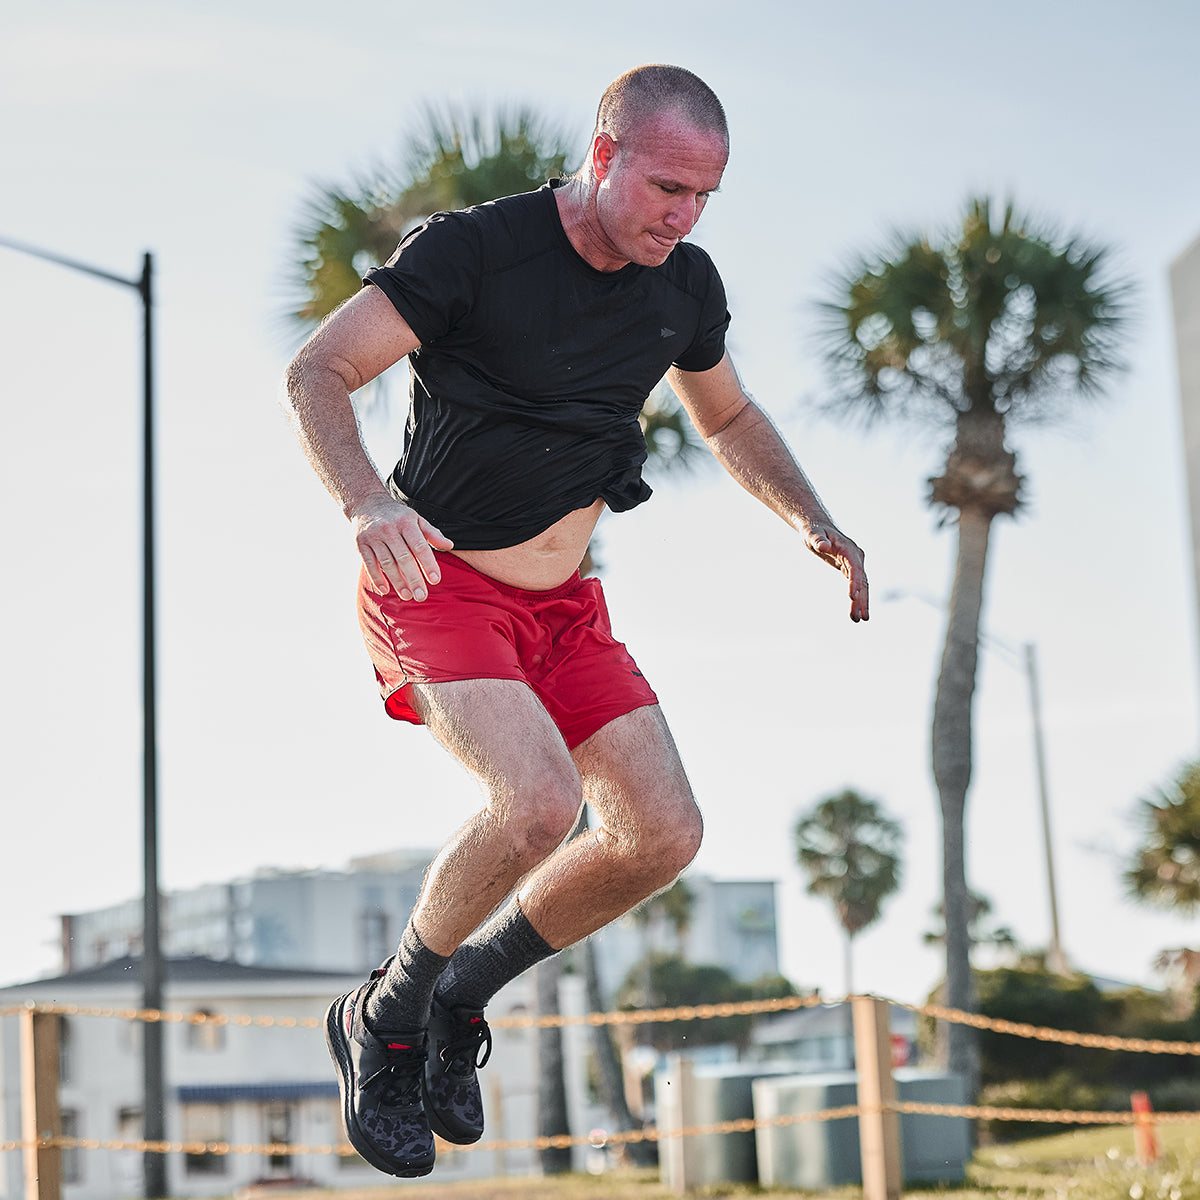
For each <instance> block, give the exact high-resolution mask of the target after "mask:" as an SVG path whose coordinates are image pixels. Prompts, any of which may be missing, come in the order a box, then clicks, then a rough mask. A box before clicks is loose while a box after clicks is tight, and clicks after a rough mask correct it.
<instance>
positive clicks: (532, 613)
mask: <svg viewBox="0 0 1200 1200" xmlns="http://www.w3.org/2000/svg"><path fill="white" fill-rule="evenodd" d="M728 154H729V136H728V129H727V126H726V122H725V114H724V111H723V110H722V108H721V104H720V102H719V101H718V99H717V97H716V96H715V95H714V94H713V92H712V91H711V90H710V89H709V88H708V87H707V86H706V85H705V84H704V83H703V82H702V81H701V80H699V79H698V78H697V77H696V76H695V75H693V74H692V73H691V72H689V71H685V70H683V69H682V68H679V67H670V66H662V65H650V66H643V67H636V68H634V69H633V70H631V71H628V72H626V73H625V74H624V75H622V76H621V77H620V78H619V79H617V80H616V81H615V82H614V83H613V84H611V85H610V86H609V88H608V89H607V90H606V92H605V93H604V96H603V98H602V99H601V101H600V107H599V112H598V114H597V119H596V127H595V131H594V133H593V135H592V140H591V146H590V149H589V151H588V156H587V159H586V161H585V162H584V164H583V166H582V167H581V168H580V170H579V171H578V172H577V173H576V174H575V175H574V176H572V177H571V178H568V179H555V180H552V181H551V182H550V183H549V184H547V185H546V186H545V187H542V188H539V189H538V190H537V191H534V192H530V193H527V194H524V195H519V196H510V197H507V198H505V199H502V200H496V201H493V202H492V203H489V204H482V205H479V206H477V207H475V208H470V209H467V210H465V211H462V212H453V213H438V214H436V215H435V216H433V217H431V218H430V219H429V220H428V221H426V222H425V223H424V224H423V225H422V226H421V227H420V228H418V229H416V230H415V231H414V232H412V233H410V234H409V235H408V236H407V237H405V238H404V240H403V241H402V242H401V243H400V246H399V247H398V249H397V250H396V252H395V254H393V256H392V257H391V259H390V260H389V261H388V263H387V265H386V266H383V267H378V268H375V269H373V270H371V271H369V272H368V273H367V276H366V280H365V283H366V285H368V286H364V287H363V289H362V291H360V292H359V293H358V294H357V295H356V296H355V297H354V298H353V299H351V300H349V301H348V302H347V303H346V304H344V305H343V306H342V307H341V308H340V309H338V311H337V312H336V313H334V314H333V315H332V316H331V317H330V318H329V319H328V320H327V321H326V322H325V323H324V324H323V325H322V326H321V328H320V329H319V330H318V331H317V332H316V333H315V334H314V335H313V336H312V338H311V339H310V340H309V341H308V343H307V344H306V345H305V346H304V348H303V349H302V350H301V351H300V353H299V354H298V355H297V357H296V359H295V361H294V362H293V363H292V365H291V368H290V370H289V373H288V394H289V398H290V404H289V411H290V414H291V416H292V418H293V422H294V425H295V427H296V429H297V431H298V434H299V437H300V440H301V442H302V444H303V446H304V449H305V451H306V453H307V454H308V457H309V459H310V460H311V462H312V464H313V466H314V467H315V469H316V470H317V472H318V474H319V475H320V476H321V479H322V480H323V481H324V483H325V485H326V487H327V488H328V489H329V491H330V492H331V493H332V495H333V496H334V498H335V499H336V500H337V501H338V503H339V504H341V506H342V510H343V512H344V513H345V514H346V516H347V518H348V519H349V520H350V521H351V523H352V525H353V527H354V531H355V536H356V539H357V546H358V550H359V553H360V555H361V556H362V564H363V565H362V572H361V577H360V586H359V621H360V624H361V627H362V631H363V636H364V638H365V639H366V644H367V648H368V651H369V652H370V656H371V659H372V661H373V662H374V665H375V673H376V677H377V680H378V683H379V686H380V689H381V691H382V694H383V698H384V705H385V708H386V711H387V713H388V714H389V715H390V716H391V717H394V718H396V719H398V720H404V721H411V722H414V723H419V724H424V725H426V726H427V727H428V728H429V730H430V732H431V733H432V734H433V735H434V737H436V738H437V739H438V740H439V741H440V742H441V743H442V744H443V745H444V746H445V747H446V748H447V749H448V750H449V751H450V753H451V754H453V755H454V756H455V757H456V758H457V759H458V760H459V761H460V762H461V763H462V764H463V765H464V766H465V767H466V768H467V769H468V770H469V771H470V772H471V773H472V774H473V775H474V776H475V777H476V778H477V779H478V780H479V782H480V784H481V786H482V788H483V792H484V796H485V802H484V805H483V807H482V808H481V809H480V811H479V812H478V813H477V814H476V815H475V816H474V817H472V818H471V819H470V820H469V821H468V822H467V823H466V824H465V825H464V826H463V827H462V828H461V829H459V830H458V831H457V833H455V834H454V835H453V836H452V837H451V838H450V840H449V841H448V842H447V843H446V845H445V846H444V847H443V849H442V850H441V852H440V853H439V854H438V855H437V857H436V858H435V859H434V861H433V863H432V864H431V865H430V867H429V871H428V874H427V876H426V878H425V882H424V886H423V888H422V891H421V895H420V897H419V899H418V900H417V904H416V907H415V908H414V909H413V913H412V917H411V919H410V921H409V923H408V925H407V927H406V929H405V930H404V934H403V937H402V938H401V941H400V945H399V947H398V949H397V951H396V953H395V955H394V956H393V957H392V958H390V959H389V960H388V961H387V962H386V963H385V964H383V966H381V967H380V969H379V970H377V971H375V972H373V974H372V975H371V978H370V979H369V980H367V982H365V983H364V984H363V985H362V986H361V987H359V988H358V989H357V990H355V991H353V992H351V993H349V994H348V995H346V996H342V997H340V998H339V999H338V1000H337V1001H335V1002H334V1004H333V1005H332V1007H331V1008H330V1010H329V1015H328V1019H327V1036H328V1041H329V1046H330V1051H331V1053H332V1055H333V1058H334V1062H335V1063H336V1065H337V1069H338V1078H339V1083H340V1086H341V1093H342V1102H343V1116H344V1118H345V1122H346V1129H347V1134H348V1136H349V1138H350V1141H351V1143H352V1144H353V1145H354V1147H355V1148H356V1149H357V1150H358V1152H359V1153H360V1154H361V1155H362V1156H363V1158H365V1159H366V1160H367V1161H368V1162H370V1163H371V1164H372V1165H373V1166H375V1167H377V1168H378V1169H379V1170H381V1171H385V1172H388V1173H389V1174H393V1175H401V1176H408V1175H424V1174H427V1173H428V1172H429V1171H430V1170H431V1169H432V1167H433V1162H434V1141H433V1134H434V1133H437V1134H438V1135H440V1136H441V1137H443V1138H445V1139H446V1140H448V1141H450V1142H453V1143H458V1144H464V1145H465V1144H469V1143H471V1142H474V1141H476V1140H478V1139H479V1137H480V1136H481V1135H482V1133H483V1106H482V1102H481V1097H480V1089H479V1084H478V1078H477V1075H476V1071H477V1068H478V1067H479V1066H481V1065H482V1064H483V1062H484V1061H485V1060H486V1057H487V1053H488V1050H489V1048H490V1034H489V1032H488V1026H487V1021H486V1019H485V1017H484V1009H485V1006H486V1005H487V1003H488V1001H489V1000H490V999H491V997H492V996H493V995H494V994H495V993H496V992H497V991H498V990H499V989H500V988H501V987H502V986H503V985H504V984H506V983H508V982H509V981H510V980H512V979H514V978H515V977H516V976H517V975H519V974H521V973H522V972H523V971H525V970H527V969H528V968H530V967H531V966H533V965H534V964H535V963H537V962H539V961H541V960H542V959H545V958H547V957H548V956H550V955H552V954H555V953H557V952H558V951H559V950H561V949H563V948H564V947H566V946H570V945H572V944H573V943H575V942H578V941H579V940H580V939H582V938H586V937H587V936H588V935H589V934H592V933H594V932H596V930H598V929H600V928H602V927H603V926H605V925H607V924H608V923H609V922H610V921H612V920H614V919H615V918H617V917H619V916H621V915H622V914H623V913H625V912H627V911H628V910H629V909H630V908H632V907H633V906H634V905H636V904H638V903H639V902H640V901H642V900H644V899H645V898H646V897H648V896H650V895H653V894H654V893H655V892H657V891H660V890H661V889H663V888H665V887H667V886H669V885H670V884H671V883H672V882H673V881H674V879H675V878H676V877H677V876H678V874H679V873H680V871H682V870H683V868H684V867H686V866H687V865H688V863H689V862H691V860H692V858H693V857H694V856H695V854H696V851H697V850H698V849H699V846H700V837H701V829H702V822H701V817H700V812H699V810H698V808H697V807H696V803H695V800H694V799H693V797H692V792H691V788H690V787H689V785H688V781H687V777H686V776H685V774H684V770H683V766H682V765H681V763H680V761H679V756H678V754H677V752H676V749H675V744H674V742H673V741H672V738H671V734H670V732H669V730H668V729H667V725H666V722H665V720H664V719H663V715H662V713H661V712H660V710H659V707H658V703H657V699H656V697H655V694H654V692H653V690H652V689H651V687H650V685H649V683H647V681H646V680H645V679H644V678H643V677H642V674H641V672H640V671H639V670H638V669H637V665H636V663H635V662H634V660H633V658H632V657H631V656H630V654H629V652H628V651H627V650H626V649H625V647H624V646H623V645H622V644H621V643H620V642H619V641H617V640H616V639H615V638H614V637H613V634H612V631H611V628H610V624H609V616H608V611H607V608H606V606H605V602H604V597H603V593H602V590H601V587H600V583H599V581H598V580H596V579H592V578H588V579H581V578H580V576H579V572H578V567H579V563H580V561H581V560H582V558H583V555H584V552H585V550H586V548H587V545H588V541H589V539H590V537H591V534H592V530H593V529H594V527H595V525H596V522H597V520H598V519H599V517H600V515H601V513H602V512H603V511H604V510H605V508H608V509H611V510H613V511H615V512H623V511H625V510H627V509H630V508H633V507H634V506H636V505H638V504H641V503H642V502H643V501H645V500H646V499H648V497H649V495H650V489H649V488H648V487H647V486H646V484H645V483H644V482H643V480H642V476H641V467H642V464H643V462H644V460H645V458H646V449H645V443H644V440H643V438H642V435H641V431H640V427H639V425H638V414H639V412H640V410H641V408H642V405H643V403H644V402H645V400H646V397H647V396H648V395H649V394H650V392H651V391H652V390H653V389H654V387H655V386H656V385H657V384H658V382H659V381H660V380H661V379H662V378H663V377H664V375H665V376H666V378H667V379H668V380H669V382H670V384H671V386H672V387H673V388H674V390H675V392H676V394H677V395H678V396H679V398H680V400H681V401H682V403H683V405H684V407H685V408H686V410H687V412H688V414H689V416H690V417H691V419H692V421H693V423H694V424H695V426H696V429H697V430H698V431H699V433H700V435H701V436H702V437H703V439H704V441H705V443H706V444H707V446H708V448H709V450H710V451H711V452H712V453H713V455H714V456H715V457H716V458H717V460H718V461H719V462H720V463H721V464H722V466H724V467H725V469H726V470H727V471H728V472H729V473H730V474H731V475H732V476H733V478H734V479H736V480H737V482H738V483H740V484H741V485H742V486H743V487H744V488H746V489H747V491H749V492H750V493H751V494H753V495H755V496H757V497H758V498H759V499H760V500H761V501H762V502H763V503H764V504H766V505H767V506H768V507H769V508H771V509H772V510H773V511H774V512H776V513H777V514H778V515H779V516H780V517H782V518H783V519H784V520H785V521H787V522H788V524H789V525H791V526H792V527H793V528H794V529H795V530H796V531H797V532H798V533H799V534H800V537H801V539H802V543H801V544H803V545H804V546H806V547H807V548H808V549H809V550H810V551H812V552H813V553H814V554H816V555H817V557H819V558H821V559H823V560H824V561H825V562H827V563H829V564H830V565H832V566H834V567H836V568H837V569H838V570H839V571H841V572H842V573H843V574H844V575H845V576H846V578H847V579H848V581H849V594H850V618H851V620H853V621H860V620H861V621H865V620H866V619H867V617H868V603H867V578H866V574H865V571H864V567H863V555H862V552H861V551H860V550H859V548H858V547H857V546H856V545H855V544H854V542H852V541H851V540H850V539H849V538H848V537H846V536H845V535H844V534H843V533H841V532H840V531H839V530H838V528H837V527H836V525H834V523H833V521H832V519H831V518H830V516H829V514H828V513H827V512H826V510H825V507H824V506H823V504H822V503H821V501H820V499H819V498H818V497H817V495H816V493H815V492H814V490H813V488H812V487H811V486H810V484H809V482H808V480H807V478H806V477H805V475H804V472H803V471H802V470H801V468H800V466H799V465H798V463H797V462H796V460H795V459H794V457H793V456H792V454H791V452H790V451H789V450H788V448H787V446H786V445H785V444H784V442H783V440H782V438H781V437H780V435H779V434H778V433H777V431H776V429H775V427H774V426H773V425H772V423H771V422H770V420H769V419H768V418H767V417H766V416H765V415H764V413H763V412H762V410H761V409H759V407H758V406H757V405H756V404H755V403H754V401H753V400H751V398H750V397H749V396H748V395H747V394H746V392H745V391H744V390H743V388H742V385H741V383H740V381H739V379H738V375H737V373H736V372H735V370H734V367H733V363H732V362H731V361H730V358H729V354H728V352H727V351H726V349H725V331H726V328H727V326H728V323H729V314H728V312H727V311H726V301H725V291H724V288H723V286H722V284H721V280H720V277H719V276H718V274H717V271H716V269H715V267H714V266H713V264H712V262H711V261H710V259H709V258H708V256H707V255H706V254H705V253H704V252H703V251H702V250H700V249H698V248H697V247H696V246H694V245H692V244H691V243H690V242H687V241H685V240H684V239H685V238H686V237H687V235H688V234H689V233H690V232H691V230H692V228H693V226H694V225H695V224H696V221H697V220H698V219H699V217H700V214H701V212H702V211H703V209H704V207H705V205H706V203H707V202H708V199H709V197H710V196H711V195H712V193H713V192H715V191H716V190H717V187H718V186H719V184H720V182H721V176H722V174H723V173H724V170H725V164H726V160H727V158H728ZM406 356H407V357H408V360H409V365H410V368H411V381H412V383H411V408H410V412H409V418H408V423H407V428H406V431H405V438H404V448H403V454H402V456H401V458H400V461H399V463H398V464H397V466H396V468H395V470H394V471H393V472H392V474H391V475H390V477H389V478H388V480H387V483H386V484H385V483H383V482H382V481H381V480H380V478H379V476H378V474H377V473H376V471H375V469H374V467H373V466H372V464H371V462H370V460H369V458H368V456H367V454H366V452H365V450H364V449H363V446H362V442H361V440H360V436H359V431H358V427H357V423H356V421H355V417H354V412H353V409H352V406H351V401H350V394H351V393H352V392H354V391H355V390H356V389H358V388H360V387H362V386H363V385H364V384H366V383H368V382H370V381H371V380H372V379H374V378H375V377H376V376H377V375H379V374H380V373H381V372H382V371H384V370H386V369H387V368H388V367H390V366H392V364H394V363H396V362H398V361H399V360H400V359H401V358H404V357H406ZM710 569H711V571H712V572H713V573H714V574H716V575H719V574H720V573H721V572H722V571H725V570H728V569H729V566H728V559H727V556H726V554H725V553H724V552H723V550H722V548H721V547H720V546H714V547H713V557H712V563H711V565H710ZM584 802H586V803H588V804H589V805H591V807H592V810H593V813H594V814H595V817H596V826H595V828H592V829H589V830H587V831H586V832H585V833H582V834H580V836H578V837H576V838H574V839H572V840H570V841H566V838H567V836H568V835H569V833H570V832H571V830H572V829H573V828H574V826H575V823H576V819H577V817H578V814H579V811H580V806H581V805H582V804H583V803H584ZM402 821H403V819H402V818H401V825H400V827H401V828H402Z"/></svg>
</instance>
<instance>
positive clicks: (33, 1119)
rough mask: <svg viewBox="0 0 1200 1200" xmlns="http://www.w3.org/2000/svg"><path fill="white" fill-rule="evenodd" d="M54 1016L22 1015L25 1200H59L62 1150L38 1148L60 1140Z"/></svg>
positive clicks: (56, 1022) (31, 1011)
mask: <svg viewBox="0 0 1200 1200" xmlns="http://www.w3.org/2000/svg"><path fill="white" fill-rule="evenodd" d="M59 1019H60V1018H59V1016H58V1014H57V1013H45V1012H37V1011H35V1010H34V1009H33V1008H27V1009H26V1010H25V1011H24V1012H22V1013H21V1138H22V1140H23V1141H24V1142H25V1149H24V1158H25V1200H61V1196H62V1150H61V1149H60V1148H59V1147H58V1146H41V1145H39V1142H40V1141H41V1139H42V1138H56V1137H61V1136H62V1115H61V1113H60V1112H59V1107H58V1030H59Z"/></svg>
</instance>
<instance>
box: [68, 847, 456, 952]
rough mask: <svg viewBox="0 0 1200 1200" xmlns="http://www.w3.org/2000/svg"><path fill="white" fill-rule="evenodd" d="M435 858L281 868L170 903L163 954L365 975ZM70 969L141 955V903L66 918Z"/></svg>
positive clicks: (166, 899)
mask: <svg viewBox="0 0 1200 1200" xmlns="http://www.w3.org/2000/svg"><path fill="white" fill-rule="evenodd" d="M433 855H434V851H432V850H414V851H409V852H405V851H396V852H393V853H390V854H380V855H375V856H373V857H371V858H359V859H354V860H353V861H352V862H351V863H350V865H349V866H348V868H347V869H346V870H345V871H327V870H297V871H283V870H277V869H273V868H268V869H264V870H261V871H258V872H256V873H255V874H254V875H253V876H251V877H250V878H249V879H239V880H234V881H233V882H231V883H220V884H211V885H208V886H205V887H197V888H189V889H187V890H185V891H178V892H170V893H167V894H165V895H164V896H163V905H162V941H163V953H164V954H166V955H167V956H169V957H176V958H182V957H185V956H190V955H201V956H203V957H206V958H213V959H220V960H223V961H230V962H239V963H242V964H244V965H246V966H260V967H287V968H288V969H295V968H297V967H303V968H307V969H309V970H315V971H344V972H347V973H353V974H358V975H362V974H365V973H366V972H368V971H370V970H372V969H373V968H374V967H377V966H378V965H379V964H380V963H381V962H382V961H383V960H384V959H385V958H386V957H387V956H388V955H389V954H391V953H392V951H393V950H394V949H395V947H396V943H397V942H398V941H399V940H400V934H401V931H402V930H403V929H404V925H405V923H406V922H407V921H408V916H409V913H410V912H411V911H412V908H413V905H414V904H415V903H416V901H417V894H418V893H419V892H420V889H421V881H422V879H423V878H424V876H425V869H426V867H427V866H428V865H429V861H430V859H432V858H433ZM61 921H62V948H63V955H62V958H63V970H64V971H77V970H84V969H87V968H89V967H95V966H98V965H100V964H101V963H105V962H111V961H112V960H113V959H116V958H121V957H124V956H126V955H133V956H136V955H138V954H140V952H141V929H142V907H141V901H140V900H131V901H128V902H127V903H125V904H118V905H114V906H112V907H110V908H103V909H97V910H95V911H93V912H87V913H79V914H72V915H68V916H63V917H62V918H61Z"/></svg>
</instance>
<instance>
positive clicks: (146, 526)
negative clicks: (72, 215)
mask: <svg viewBox="0 0 1200 1200" xmlns="http://www.w3.org/2000/svg"><path fill="white" fill-rule="evenodd" d="M0 246H5V247H7V248H8V249H10V250H16V251H19V252H20V253H22V254H28V255H31V256H32V257H34V258H40V259H42V260H44V261H45V262H52V263H57V264H58V265H59V266H60V267H66V268H68V270H72V271H81V272H82V273H83V274H85V275H91V276H94V277H95V278H97V279H103V280H106V281H107V282H108V283H117V284H120V285H121V286H122V287H128V288H133V290H134V291H136V292H137V293H138V295H139V296H140V297H141V300H142V867H143V873H142V1007H143V1008H147V1009H161V1008H162V1004H163V959H162V944H161V939H160V936H159V892H158V739H157V729H158V719H157V705H156V699H155V698H156V695H157V687H156V678H157V677H156V671H155V655H154V651H155V646H156V644H157V638H156V632H155V592H154V316H153V313H154V260H153V258H152V257H151V255H150V253H149V252H147V253H146V254H144V255H143V257H142V273H141V275H140V276H139V277H138V278H137V279H129V278H127V277H126V276H124V275H117V274H114V273H113V272H112V271H104V270H101V269H100V268H99V267H93V266H91V265H89V264H88V263H83V262H78V261H77V260H75V259H72V258H64V257H63V256H62V255H59V254H52V253H50V252H49V251H48V250H41V249H39V248H38V247H36V246H29V245H26V244H25V243H24V242H14V241H10V240H9V239H8V238H0ZM142 1030H143V1034H142V1067H143V1080H142V1082H143V1096H142V1132H143V1136H144V1137H145V1139H146V1140H147V1141H163V1140H165V1138H164V1133H165V1124H164V1108H165V1106H164V1094H165V1090H164V1085H163V1078H164V1069H163V1039H162V1025H161V1024H160V1023H159V1022H157V1021H144V1022H143V1023H142ZM142 1161H143V1170H142V1175H143V1183H144V1186H145V1194H146V1197H147V1200H162V1198H163V1197H165V1196H166V1194H167V1158H166V1155H165V1154H160V1153H151V1152H149V1151H147V1152H146V1154H145V1155H144V1156H143V1160H142Z"/></svg>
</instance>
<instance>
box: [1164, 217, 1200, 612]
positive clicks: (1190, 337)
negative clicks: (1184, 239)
mask: <svg viewBox="0 0 1200 1200" xmlns="http://www.w3.org/2000/svg"><path fill="white" fill-rule="evenodd" d="M1171 301H1172V306H1173V308H1174V315H1175V350H1176V356H1177V358H1178V363H1179V407H1180V413H1181V415H1182V417H1183V450H1184V456H1185V463H1186V468H1187V484H1188V494H1189V497H1190V503H1189V506H1188V507H1189V511H1190V514H1191V525H1192V567H1193V570H1194V572H1195V580H1196V591H1195V595H1196V596H1197V597H1198V598H1200V237H1198V238H1197V239H1196V240H1195V241H1194V242H1192V244H1191V245H1190V246H1189V247H1188V248H1187V249H1186V250H1185V251H1184V252H1183V253H1182V254H1181V255H1180V256H1179V257H1178V258H1177V259H1176V260H1175V261H1174V263H1172V264H1171ZM1197 619H1198V620H1200V607H1198V608H1197Z"/></svg>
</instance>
